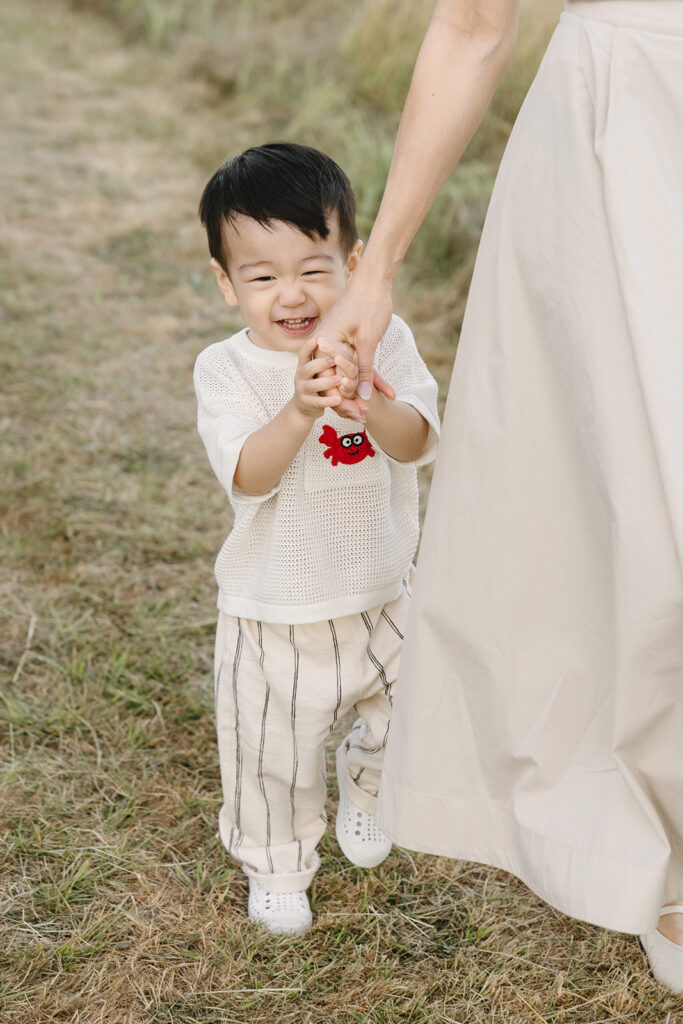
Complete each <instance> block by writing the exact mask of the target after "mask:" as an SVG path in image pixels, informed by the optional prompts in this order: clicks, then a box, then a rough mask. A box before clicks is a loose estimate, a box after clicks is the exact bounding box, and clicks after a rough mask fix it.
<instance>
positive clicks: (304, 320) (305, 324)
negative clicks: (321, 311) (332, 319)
mask: <svg viewBox="0 0 683 1024" xmlns="http://www.w3.org/2000/svg"><path fill="white" fill-rule="evenodd" d="M317 321H318V318H317V316H296V317H288V318H287V319H286V320H276V321H275V322H276V323H277V325H278V327H281V328H282V330H283V331H286V332H287V334H308V332H309V331H310V330H311V328H312V327H314V326H315V324H316V323H317Z"/></svg>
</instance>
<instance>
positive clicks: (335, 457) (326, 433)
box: [318, 423, 375, 466]
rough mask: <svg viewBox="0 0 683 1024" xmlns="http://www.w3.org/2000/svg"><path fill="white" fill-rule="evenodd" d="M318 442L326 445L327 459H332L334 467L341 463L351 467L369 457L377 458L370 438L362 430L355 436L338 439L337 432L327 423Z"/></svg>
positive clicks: (347, 435) (348, 435)
mask: <svg viewBox="0 0 683 1024" xmlns="http://www.w3.org/2000/svg"><path fill="white" fill-rule="evenodd" d="M318 440H319V441H320V443H321V444H324V445H325V447H326V451H325V458H326V459H330V460H331V461H332V465H333V466H336V465H337V463H339V462H343V463H344V464H345V465H348V466H351V465H353V463H354V462H362V461H363V459H365V458H367V457H368V456H369V457H370V458H371V459H373V458H374V457H375V449H374V448H373V447H372V445H371V444H370V438H369V437H368V435H367V434H365V433H363V432H362V431H360V430H359V431H357V432H356V433H355V434H344V435H343V436H342V437H337V432H336V430H334V429H333V428H332V427H331V426H330V425H329V423H326V424H325V426H324V427H323V432H322V434H321V435H320V437H319V438H318Z"/></svg>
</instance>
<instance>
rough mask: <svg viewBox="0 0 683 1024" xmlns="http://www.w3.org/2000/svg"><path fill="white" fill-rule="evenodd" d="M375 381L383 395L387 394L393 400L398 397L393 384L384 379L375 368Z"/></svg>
mask: <svg viewBox="0 0 683 1024" xmlns="http://www.w3.org/2000/svg"><path fill="white" fill-rule="evenodd" d="M373 383H374V385H375V387H376V388H377V390H378V391H381V392H382V394H383V395H386V397H387V398H388V399H389V400H390V401H391V402H393V401H394V399H395V398H396V392H395V390H394V389H393V388H392V386H391V384H389V382H388V381H386V380H385V379H384V377H380V375H379V374H378V372H377V370H375V371H374V374H373Z"/></svg>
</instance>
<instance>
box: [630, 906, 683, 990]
mask: <svg viewBox="0 0 683 1024" xmlns="http://www.w3.org/2000/svg"><path fill="white" fill-rule="evenodd" d="M659 913H660V917H663V916H664V914H683V905H682V904H680V903H676V904H674V905H673V906H670V907H662V909H661V910H660V912H659ZM640 941H641V943H642V945H643V949H644V950H645V952H646V953H647V958H648V960H649V961H650V970H651V971H652V973H653V975H654V976H655V978H656V979H657V981H658V982H659V983H660V984H661V985H666V987H667V988H668V989H671V991H672V992H675V993H676V994H677V995H681V993H683V946H679V944H678V943H677V942H672V941H671V939H667V937H666V935H662V933H661V932H660V931H659V929H658V928H655V930H654V931H653V932H647V933H646V934H645V935H641V936H640Z"/></svg>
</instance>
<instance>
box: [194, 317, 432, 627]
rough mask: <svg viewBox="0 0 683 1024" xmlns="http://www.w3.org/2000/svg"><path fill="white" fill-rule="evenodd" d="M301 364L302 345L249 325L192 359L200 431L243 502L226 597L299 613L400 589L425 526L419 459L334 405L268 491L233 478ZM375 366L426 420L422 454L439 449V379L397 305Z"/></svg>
mask: <svg viewBox="0 0 683 1024" xmlns="http://www.w3.org/2000/svg"><path fill="white" fill-rule="evenodd" d="M296 366H297V356H296V354H294V353H292V352H281V351H273V350H270V349H265V348H260V347H257V346H256V345H254V344H253V343H252V342H251V341H250V340H249V337H248V334H247V330H246V329H245V330H242V331H240V332H239V333H238V334H235V335H234V336H233V337H232V338H228V339H227V340H226V341H219V342H218V343H217V344H215V345H210V346H209V347H208V348H207V349H205V350H204V351H203V352H202V353H201V354H200V355H199V357H198V359H197V362H196V365H195V371H194V383H195V389H196V392H197V400H198V403H199V413H198V428H199V433H200V434H201V437H202V439H203V441H204V444H205V446H206V451H207V454H208V456H209V460H210V462H211V465H212V466H213V469H214V471H215V473H216V476H217V477H218V479H219V480H220V482H221V484H222V485H223V487H224V488H225V490H226V491H227V493H228V497H229V499H230V503H231V505H232V507H233V510H234V525H233V529H232V532H231V533H230V535H229V536H228V538H227V540H226V541H225V543H224V544H223V547H222V548H221V550H220V553H219V555H218V558H217V560H216V580H217V582H218V588H219V596H218V607H219V608H220V609H221V610H222V611H224V612H227V613H228V614H230V615H240V616H243V617H245V618H250V619H260V620H261V621H263V622H278V623H289V624H294V625H295V624H297V623H303V622H318V621H320V620H323V619H331V618H335V617H337V616H340V615H350V614H352V613H354V612H360V611H365V610H366V609H368V608H372V607H374V606H375V605H378V604H383V603H385V602H387V601H391V600H393V599H394V598H396V597H397V596H398V594H399V593H400V590H401V586H402V581H403V578H404V577H405V575H406V573H407V572H408V569H409V567H410V564H411V562H412V559H413V556H414V554H415V549H416V547H417V540H418V528H419V527H418V490H417V474H416V470H415V465H416V464H415V463H401V462H396V461H395V460H394V459H392V458H390V457H389V456H388V455H386V454H385V453H384V452H383V451H382V450H381V449H380V447H379V445H378V444H377V442H375V441H374V440H373V439H372V436H371V435H367V437H363V436H361V437H360V438H359V437H358V436H357V435H358V434H361V435H362V433H363V432H362V429H361V430H359V429H358V424H357V423H355V422H354V421H353V420H347V419H342V418H340V417H339V416H337V415H336V414H335V413H334V412H333V411H332V410H331V409H326V410H325V414H324V416H322V417H320V419H317V420H315V421H313V424H312V429H311V432H310V434H309V435H308V437H307V439H306V441H305V442H304V444H303V446H302V447H301V449H300V450H299V452H298V453H297V455H296V457H295V458H294V461H293V462H292V464H291V465H290V466H289V468H288V469H287V470H286V472H285V473H284V474H283V476H282V479H281V480H280V483H279V485H278V486H277V487H276V488H275V489H274V490H273V491H271V492H270V494H264V495H259V496H258V497H254V496H252V495H248V494H245V493H244V492H243V491H240V490H239V488H238V487H237V486H236V485H235V483H234V479H233V477H234V474H235V468H236V466H237V461H238V459H239V454H240V451H241V449H242V445H243V444H244V442H245V440H246V439H247V437H248V436H249V434H251V433H252V432H253V431H255V430H258V429H259V428H260V427H262V426H264V424H266V423H268V422H269V421H270V420H271V419H273V417H274V416H275V415H276V414H277V413H278V412H279V411H280V410H281V409H282V407H283V406H284V405H285V404H286V403H287V402H288V401H289V399H290V398H291V397H292V395H293V393H294V373H295V370H296ZM375 366H376V367H377V369H378V371H379V372H380V374H381V375H382V376H383V377H384V378H385V379H386V380H387V381H389V383H390V384H392V385H393V387H394V388H395V390H396V398H397V400H398V401H402V402H407V403H409V404H410V405H412V406H414V407H415V408H416V409H417V410H419V412H420V413H422V415H423V416H424V418H425V419H426V420H427V421H428V423H429V425H430V430H429V436H428V438H427V442H426V444H425V448H424V450H423V452H422V454H421V456H420V458H419V460H418V462H420V463H424V462H429V461H431V460H432V459H433V458H434V456H435V454H436V445H437V440H438V434H439V417H438V412H437V405H436V396H437V386H436V382H435V380H434V378H433V377H432V376H431V374H430V373H429V371H428V370H427V367H426V366H425V364H424V363H423V361H422V359H421V358H420V355H419V353H418V351H417V348H416V346H415V341H414V338H413V335H412V333H411V331H410V329H409V328H408V327H407V325H406V324H405V323H404V322H403V321H402V320H401V319H400V318H399V317H397V316H394V317H392V319H391V323H390V325H389V328H388V330H387V332H386V334H385V335H384V337H383V338H382V340H381V342H380V344H379V346H378V348H377V355H376V358H375ZM323 434H324V438H323V439H322V440H320V439H321V436H322V435H323ZM342 437H345V438H346V439H345V440H341V438H342ZM359 441H360V442H361V443H360V445H359V444H358V442H359ZM370 446H371V447H370ZM372 449H374V455H371V454H370V452H371V450H372Z"/></svg>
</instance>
